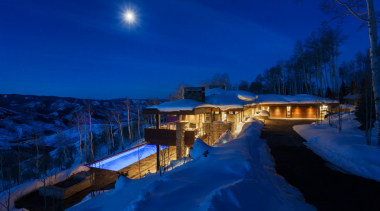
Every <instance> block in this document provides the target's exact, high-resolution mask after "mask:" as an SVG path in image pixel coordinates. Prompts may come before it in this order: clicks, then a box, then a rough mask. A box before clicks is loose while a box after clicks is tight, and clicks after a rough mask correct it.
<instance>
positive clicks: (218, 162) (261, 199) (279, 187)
mask: <svg viewBox="0 0 380 211" xmlns="http://www.w3.org/2000/svg"><path fill="white" fill-rule="evenodd" d="M262 127H263V124H262V123H260V122H252V123H248V124H246V126H244V127H243V131H242V133H241V134H240V135H239V137H238V138H237V139H235V140H232V141H230V142H228V143H226V144H223V145H221V146H219V147H213V149H212V150H211V151H210V153H209V155H208V156H207V157H204V158H202V159H194V160H192V161H190V162H188V163H186V164H184V165H182V166H179V167H177V168H175V169H173V170H172V171H169V172H167V173H166V174H164V175H163V176H162V177H160V176H158V175H151V176H148V177H145V178H143V179H139V180H131V181H120V183H122V184H121V185H120V186H123V188H117V189H115V190H113V191H109V192H107V193H105V194H102V195H98V196H96V197H95V198H94V199H92V200H89V201H86V202H84V203H83V204H80V205H78V206H75V207H73V208H71V210H157V209H165V210H210V209H211V210H215V209H216V210H236V209H241V210H309V209H313V208H312V207H311V206H310V205H308V204H306V203H305V202H304V200H303V198H302V195H301V194H300V193H299V192H298V191H297V190H296V189H295V188H293V187H291V186H290V185H289V184H287V183H286V181H285V180H284V179H283V178H282V177H280V176H278V175H277V174H276V173H275V170H274V164H273V160H272V158H271V156H270V153H269V149H268V147H267V145H266V141H265V140H262V139H260V138H259V135H260V131H261V129H262ZM117 183H119V181H117ZM116 186H117V187H118V185H116Z"/></svg>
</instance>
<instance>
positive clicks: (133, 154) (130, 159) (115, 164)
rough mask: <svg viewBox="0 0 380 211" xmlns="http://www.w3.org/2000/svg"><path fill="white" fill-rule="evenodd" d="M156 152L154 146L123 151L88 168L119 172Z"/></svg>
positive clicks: (162, 147)
mask: <svg viewBox="0 0 380 211" xmlns="http://www.w3.org/2000/svg"><path fill="white" fill-rule="evenodd" d="M165 148H167V146H161V150H163V149H165ZM156 151H157V149H156V145H151V144H147V145H143V146H140V147H137V148H134V149H131V150H128V151H125V152H123V153H120V154H118V155H115V156H112V157H110V158H107V159H104V160H101V161H99V162H96V163H92V164H90V165H88V166H89V167H95V168H102V169H107V170H112V171H119V170H120V169H123V168H125V167H127V166H129V165H131V164H133V163H136V162H138V161H139V159H140V160H142V159H144V158H146V157H149V156H150V155H153V154H155V153H156Z"/></svg>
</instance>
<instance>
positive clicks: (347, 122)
mask: <svg viewBox="0 0 380 211" xmlns="http://www.w3.org/2000/svg"><path fill="white" fill-rule="evenodd" d="M331 121H332V124H333V126H334V127H330V125H329V120H328V119H325V120H324V121H323V122H322V124H312V125H296V126H294V130H295V131H296V132H297V133H298V134H300V135H301V136H302V137H303V138H304V139H306V140H307V141H308V142H306V143H305V145H306V146H307V147H308V148H309V149H311V150H312V151H313V152H314V153H316V154H318V155H319V156H320V157H322V158H323V159H324V160H326V161H329V162H331V163H333V164H334V165H336V166H338V167H340V168H341V169H343V170H345V171H346V172H350V173H352V174H355V175H358V176H361V177H365V178H369V179H373V180H376V181H379V182H380V156H379V155H380V147H379V146H375V145H367V144H366V139H365V134H364V131H362V130H360V129H358V127H359V125H360V124H359V122H357V121H356V120H354V114H351V113H346V114H344V115H343V120H342V131H341V132H340V133H339V131H338V129H337V128H336V125H337V124H338V117H337V115H334V116H332V120H331ZM372 134H375V133H374V132H373V133H372ZM371 139H372V143H375V140H376V137H375V136H372V137H371Z"/></svg>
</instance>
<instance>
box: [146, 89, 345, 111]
mask: <svg viewBox="0 0 380 211" xmlns="http://www.w3.org/2000/svg"><path fill="white" fill-rule="evenodd" d="M205 95H206V100H205V102H199V101H196V100H190V99H181V100H176V101H170V102H165V103H162V104H160V105H154V106H150V107H147V108H146V109H147V110H157V111H159V112H162V113H166V112H168V113H169V112H181V111H185V112H186V111H187V112H191V111H194V110H195V109H201V108H217V109H220V111H230V110H243V108H244V106H255V105H257V104H278V105H280V104H315V103H338V101H335V100H329V99H326V98H320V97H317V96H313V95H307V94H298V95H294V96H292V95H274V94H263V95H255V94H253V93H250V92H247V91H241V90H239V91H229V90H223V89H219V88H215V89H208V90H206V92H205Z"/></svg>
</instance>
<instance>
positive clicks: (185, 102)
mask: <svg viewBox="0 0 380 211" xmlns="http://www.w3.org/2000/svg"><path fill="white" fill-rule="evenodd" d="M202 104H204V103H202V102H199V101H196V100H189V99H181V100H176V101H169V102H165V103H161V104H160V105H154V106H149V107H147V109H157V110H159V111H161V112H173V111H191V110H193V109H194V108H195V107H197V106H199V105H202Z"/></svg>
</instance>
